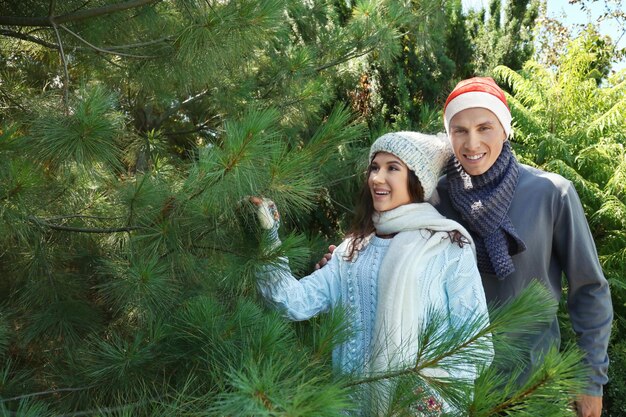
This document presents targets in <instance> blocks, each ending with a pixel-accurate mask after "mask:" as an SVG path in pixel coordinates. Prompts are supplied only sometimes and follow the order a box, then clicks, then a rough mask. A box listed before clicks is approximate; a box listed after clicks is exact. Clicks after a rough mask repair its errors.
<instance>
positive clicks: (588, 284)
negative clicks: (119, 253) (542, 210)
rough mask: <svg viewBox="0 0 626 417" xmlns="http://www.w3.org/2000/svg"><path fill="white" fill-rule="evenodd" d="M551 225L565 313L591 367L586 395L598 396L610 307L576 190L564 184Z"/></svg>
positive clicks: (602, 381) (603, 381) (606, 361)
mask: <svg viewBox="0 0 626 417" xmlns="http://www.w3.org/2000/svg"><path fill="white" fill-rule="evenodd" d="M560 203H561V205H560V208H559V212H558V216H557V217H556V221H555V225H554V230H555V232H554V240H553V245H554V250H555V253H556V255H557V257H558V259H559V261H560V264H561V267H562V268H563V271H564V272H565V275H566V276H567V282H568V296H567V307H568V310H569V315H570V320H571V322H572V327H573V329H574V331H575V332H576V334H577V335H578V344H579V346H580V348H581V349H582V351H583V352H584V353H585V360H586V362H587V363H588V365H589V366H590V368H591V376H590V381H589V383H588V386H587V388H586V391H585V392H586V394H589V395H596V396H601V395H602V385H604V384H606V382H607V381H608V377H607V371H608V365H609V358H608V355H607V348H608V343H609V336H610V332H611V321H612V320H613V306H612V304H611V294H610V290H609V285H608V282H607V280H606V279H605V277H604V274H603V273H602V267H601V266H600V262H599V260H598V254H597V252H596V247H595V244H594V242H593V237H592V235H591V231H590V230H589V225H588V224H587V220H586V218H585V213H584V210H583V207H582V204H581V202H580V199H579V198H578V194H576V190H575V189H574V187H573V186H572V185H571V183H568V184H567V188H566V189H565V190H564V191H563V192H562V195H561V201H560Z"/></svg>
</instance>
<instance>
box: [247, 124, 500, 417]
mask: <svg viewBox="0 0 626 417" xmlns="http://www.w3.org/2000/svg"><path fill="white" fill-rule="evenodd" d="M451 155H452V151H451V149H450V145H449V143H446V142H445V140H444V139H441V138H440V137H437V136H430V135H424V134H420V133H415V132H396V133H388V134H386V135H384V136H382V137H380V138H378V139H377V140H376V141H375V142H374V144H373V145H372V147H371V149H370V157H369V161H370V165H369V168H368V170H367V178H366V182H365V184H364V187H363V192H362V195H361V199H360V202H359V204H358V207H357V210H356V212H357V214H356V216H355V220H354V224H353V227H352V229H351V230H350V232H349V234H348V238H347V239H346V240H345V241H344V242H343V243H342V244H341V245H340V246H339V247H338V248H337V249H336V251H335V253H334V255H333V257H332V259H331V260H330V261H329V263H328V266H326V267H324V268H322V269H319V270H317V271H315V272H314V273H313V274H311V275H309V276H307V277H305V278H302V279H300V280H298V279H296V278H295V277H293V276H292V274H291V272H290V270H289V268H288V266H287V264H285V267H284V268H267V269H265V270H264V272H262V276H261V277H260V280H259V285H260V290H261V292H262V294H263V296H264V297H265V298H266V299H268V300H270V301H271V303H273V304H274V305H275V306H276V307H277V308H279V309H281V310H282V311H283V312H284V314H285V315H286V317H287V318H289V319H290V320H307V319H309V318H311V317H313V316H315V315H317V314H319V313H321V312H324V311H328V310H330V309H331V308H333V307H336V306H341V307H343V308H345V309H346V310H347V311H348V313H349V315H348V317H349V320H350V323H349V324H350V327H351V330H352V332H351V333H350V337H349V339H348V340H347V341H345V342H344V343H342V344H340V345H338V346H337V347H336V348H335V349H334V351H333V364H334V366H335V367H336V368H337V369H338V370H339V371H341V372H343V373H351V374H356V375H368V376H370V375H373V374H377V373H382V372H385V371H386V370H387V369H390V368H393V369H398V368H399V367H402V366H403V365H406V364H409V363H412V362H414V360H415V358H416V354H417V349H418V346H419V340H418V337H419V331H420V329H421V328H422V326H423V325H424V323H425V322H426V320H427V319H428V313H430V312H432V311H438V312H443V314H445V316H446V317H447V319H446V320H445V323H444V324H443V328H441V329H438V330H439V331H440V332H441V333H440V334H445V333H447V332H449V331H451V330H452V331H453V330H454V328H455V326H459V323H463V322H466V321H468V319H471V318H472V317H482V320H484V322H485V323H486V322H487V320H488V319H487V304H486V302H485V295H484V292H483V289H482V285H481V280H480V275H479V272H478V269H477V267H476V261H475V254H474V248H473V242H472V239H471V237H470V235H469V233H468V232H467V231H466V230H465V229H464V228H463V227H462V226H461V225H460V224H458V223H456V222H454V221H451V220H449V219H447V218H445V217H443V216H442V215H440V214H439V213H438V212H437V210H436V209H435V208H434V207H433V206H432V205H431V201H433V200H435V199H436V186H437V181H438V178H439V176H440V175H441V174H442V169H443V167H444V166H445V164H446V162H447V161H448V159H449V158H450V156H451ZM253 203H255V204H256V205H258V207H259V218H260V220H261V224H262V225H263V227H265V228H267V229H269V230H270V233H271V236H273V239H274V240H275V241H276V242H278V234H277V229H278V224H279V222H278V212H277V211H276V208H275V206H274V205H273V203H271V202H268V201H267V200H261V199H258V198H255V199H253ZM487 345H488V346H489V347H488V349H487V350H488V352H487V353H486V354H485V352H483V354H484V357H485V358H486V361H487V362H489V360H490V357H491V355H492V351H491V348H490V345H489V344H487ZM443 375H444V376H449V377H453V378H464V379H466V380H467V381H473V379H474V378H475V377H476V368H475V367H473V366H467V367H466V368H465V369H460V370H458V371H457V372H455V374H454V375H449V374H446V373H443ZM431 376H432V374H431ZM440 376H441V374H440ZM389 386H390V385H389V384H387V387H389ZM383 402H385V400H384V399H383ZM444 406H445V405H444ZM422 408H423V407H422ZM427 408H428V407H427ZM430 408H431V411H434V412H435V413H437V412H439V411H440V407H438V406H436V405H435V406H433V407H430ZM378 410H379V411H380V408H378ZM414 414H417V415H437V414H432V413H431V414H428V413H426V412H422V413H420V412H418V411H417V409H416V412H415V413H414Z"/></svg>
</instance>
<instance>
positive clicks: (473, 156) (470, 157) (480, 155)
mask: <svg viewBox="0 0 626 417" xmlns="http://www.w3.org/2000/svg"><path fill="white" fill-rule="evenodd" d="M483 155H484V153H481V154H478V155H466V158H467V159H469V160H472V161H475V160H476V159H480V158H482V157H483Z"/></svg>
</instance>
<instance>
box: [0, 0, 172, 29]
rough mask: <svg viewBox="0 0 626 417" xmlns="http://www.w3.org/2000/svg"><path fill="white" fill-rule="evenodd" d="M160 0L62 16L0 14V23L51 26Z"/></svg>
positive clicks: (140, 1) (135, 1)
mask: <svg viewBox="0 0 626 417" xmlns="http://www.w3.org/2000/svg"><path fill="white" fill-rule="evenodd" d="M158 1H160V0H131V1H127V2H125V3H118V4H110V5H108V6H102V7H94V8H92V9H87V10H81V11H79V12H72V13H67V14H63V15H60V16H52V15H50V16H41V17H22V16H0V25H4V26H45V27H51V26H54V25H55V24H57V25H60V24H62V23H68V22H78V21H81V20H85V19H91V18H93V17H99V16H105V15H108V14H111V13H115V12H119V11H123V10H128V9H134V8H137V7H142V6H147V5H149V4H152V3H156V2H158Z"/></svg>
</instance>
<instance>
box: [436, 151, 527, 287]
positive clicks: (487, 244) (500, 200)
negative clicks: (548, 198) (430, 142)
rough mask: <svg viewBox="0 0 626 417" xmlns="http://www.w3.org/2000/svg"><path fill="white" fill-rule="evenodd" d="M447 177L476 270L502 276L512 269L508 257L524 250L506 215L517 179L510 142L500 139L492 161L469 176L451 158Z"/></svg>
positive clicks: (517, 169) (500, 277) (451, 197)
mask: <svg viewBox="0 0 626 417" xmlns="http://www.w3.org/2000/svg"><path fill="white" fill-rule="evenodd" d="M447 179H448V186H449V194H450V199H451V200H452V206H453V207H454V208H455V209H456V210H457V211H458V212H459V213H461V216H462V217H463V220H465V222H466V223H467V225H468V226H469V228H470V230H471V231H472V232H474V241H475V242H476V252H477V260H478V270H479V271H480V272H482V273H489V274H495V275H496V276H497V277H498V278H499V279H504V278H505V277H507V276H508V275H510V274H511V273H512V272H513V271H515V267H514V265H513V260H512V259H511V257H512V256H513V255H516V254H518V253H520V252H523V251H525V250H526V245H525V244H524V242H523V241H522V240H521V239H520V237H519V236H518V234H517V231H516V230H515V227H514V226H513V223H511V219H510V218H509V217H508V215H507V213H508V211H509V207H510V206H511V201H512V200H513V195H514V194H515V188H516V187H517V182H518V179H519V165H518V163H517V160H516V159H515V156H513V153H512V152H511V144H510V143H509V141H508V140H507V141H505V142H504V146H503V147H502V152H501V153H500V156H498V159H496V162H495V163H494V164H493V166H491V168H489V170H487V172H485V173H484V174H481V175H475V176H471V175H469V174H468V173H467V172H465V170H464V169H463V167H462V166H461V164H460V163H459V161H458V159H457V158H455V157H452V158H451V159H450V162H449V163H448V167H447Z"/></svg>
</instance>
